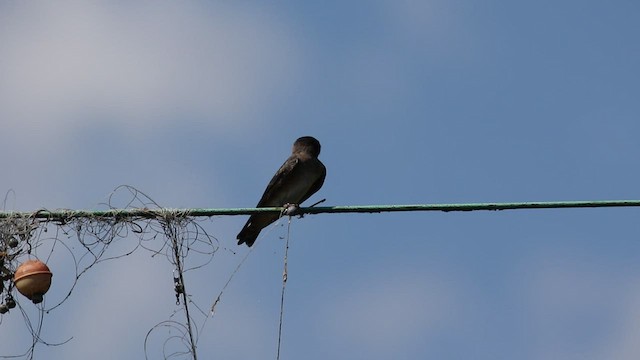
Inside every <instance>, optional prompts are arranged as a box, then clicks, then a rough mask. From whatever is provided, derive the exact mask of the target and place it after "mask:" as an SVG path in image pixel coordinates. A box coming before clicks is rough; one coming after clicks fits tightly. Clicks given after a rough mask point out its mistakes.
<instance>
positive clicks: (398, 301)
mask: <svg viewBox="0 0 640 360" xmlns="http://www.w3.org/2000/svg"><path fill="white" fill-rule="evenodd" d="M356 283H360V285H358V286H355V287H354V286H351V287H350V288H349V289H348V290H347V289H345V291H344V296H342V297H340V298H336V299H334V301H332V302H329V303H327V307H326V308H325V311H323V312H322V314H321V316H322V320H321V321H322V322H324V323H325V324H326V325H325V326H328V327H330V329H329V330H327V333H330V334H333V336H332V338H333V339H340V341H341V342H343V343H345V344H351V345H350V346H351V347H353V348H361V349H370V350H371V351H373V352H378V351H381V352H389V353H393V352H394V351H395V350H397V349H398V348H403V347H407V346H414V345H416V344H418V345H420V344H423V343H424V341H425V339H426V338H428V336H429V334H430V333H432V331H434V330H438V329H442V328H443V327H446V324H447V323H454V322H455V321H454V318H455V317H456V311H454V310H455V308H456V306H457V305H458V304H457V303H456V301H455V299H457V298H458V296H457V295H456V294H457V293H458V290H457V289H455V288H454V286H453V285H452V283H451V282H448V281H445V280H444V279H441V278H438V277H435V276H429V275H428V274H420V273H415V272H412V271H405V272H399V273H394V274H388V276H385V277H381V278H376V279H374V278H370V279H368V281H366V282H364V283H362V279H359V280H357V281H356V280H354V281H353V282H352V284H356ZM336 341H337V340H336ZM394 349H395V350H394Z"/></svg>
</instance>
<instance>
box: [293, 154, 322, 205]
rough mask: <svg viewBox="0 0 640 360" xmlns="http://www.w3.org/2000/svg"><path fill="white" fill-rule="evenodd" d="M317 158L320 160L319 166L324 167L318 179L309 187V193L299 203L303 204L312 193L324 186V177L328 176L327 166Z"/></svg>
mask: <svg viewBox="0 0 640 360" xmlns="http://www.w3.org/2000/svg"><path fill="white" fill-rule="evenodd" d="M315 160H316V161H317V162H318V166H319V167H320V168H321V169H322V172H321V174H320V176H318V179H317V180H316V181H315V182H314V183H313V185H311V187H310V188H309V191H307V193H306V194H304V196H303V197H302V199H300V201H299V203H298V205H300V204H302V203H303V202H304V201H305V200H307V199H308V198H310V197H311V195H313V194H315V193H316V192H317V191H318V190H320V188H321V187H322V184H324V178H325V177H326V176H327V168H326V167H324V164H323V163H322V162H320V160H318V159H315Z"/></svg>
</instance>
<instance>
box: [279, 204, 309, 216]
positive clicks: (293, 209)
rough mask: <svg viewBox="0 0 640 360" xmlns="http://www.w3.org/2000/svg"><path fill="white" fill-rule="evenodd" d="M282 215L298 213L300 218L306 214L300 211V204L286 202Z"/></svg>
mask: <svg viewBox="0 0 640 360" xmlns="http://www.w3.org/2000/svg"><path fill="white" fill-rule="evenodd" d="M282 215H287V216H296V215H298V216H299V217H300V218H302V217H303V216H304V214H301V213H300V205H298V204H284V205H283V209H282Z"/></svg>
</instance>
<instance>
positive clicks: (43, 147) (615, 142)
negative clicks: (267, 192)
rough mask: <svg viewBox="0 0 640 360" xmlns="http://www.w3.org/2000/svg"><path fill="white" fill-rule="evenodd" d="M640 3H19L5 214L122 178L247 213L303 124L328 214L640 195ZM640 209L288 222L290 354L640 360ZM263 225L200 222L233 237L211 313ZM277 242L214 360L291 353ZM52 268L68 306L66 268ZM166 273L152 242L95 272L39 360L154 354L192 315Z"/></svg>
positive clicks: (212, 288)
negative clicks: (161, 334) (155, 333)
mask: <svg viewBox="0 0 640 360" xmlns="http://www.w3.org/2000/svg"><path fill="white" fill-rule="evenodd" d="M639 16H640V4H638V3H637V2H633V1H622V0H616V1H609V2H606V3H605V2H597V1H565V0H562V1H553V2H551V1H541V2H540V1H539V2H508V1H485V2H482V3H479V2H473V1H464V0H459V1H442V0H433V1H409V0H407V1H382V0H380V1H370V2H347V3H344V2H322V4H320V3H311V2H305V3H300V2H280V3H274V4H264V3H261V2H251V1H248V2H242V3H225V4H221V3H216V2H196V3H174V2H164V1H161V2H138V3H129V2H109V3H86V2H77V3H74V2H65V3H56V4H55V5H53V4H48V3H33V2H29V3H22V2H20V3H2V4H1V5H0V119H1V120H0V121H1V123H2V130H1V131H0V151H2V153H3V154H4V161H3V164H5V165H4V169H5V171H3V175H2V177H0V191H2V192H3V193H4V192H9V190H10V189H11V190H12V192H10V193H9V196H8V200H7V202H6V205H5V209H6V210H21V211H31V210H36V209H40V208H48V209H56V208H73V209H75V208H88V209H91V208H99V207H100V203H103V202H104V201H105V199H106V198H107V196H108V195H109V193H110V192H111V191H112V190H113V189H114V188H115V187H117V186H118V185H121V184H128V185H132V186H135V187H136V188H138V189H139V190H141V191H143V192H145V193H146V194H148V195H149V196H150V197H151V198H153V199H154V200H156V201H157V202H158V203H160V204H161V205H163V206H166V207H171V208H180V207H213V208H222V207H251V206H253V205H255V203H256V202H257V200H258V199H259V197H260V195H261V194H262V191H263V190H264V187H265V186H266V184H267V182H268V181H269V179H270V178H271V176H272V175H273V173H274V172H275V171H276V169H277V168H278V167H279V166H280V165H281V164H282V162H283V161H284V160H285V159H286V157H287V156H288V155H289V152H290V147H291V144H292V143H293V141H294V140H295V139H296V138H297V137H299V136H303V135H313V136H315V137H316V138H318V139H319V140H320V142H321V143H322V146H323V148H322V153H321V155H320V158H321V160H322V161H323V162H324V163H325V165H326V166H327V169H328V175H327V179H326V182H325V185H324V187H323V188H322V190H321V191H320V192H319V193H318V194H317V195H316V196H314V197H312V198H311V199H310V202H313V201H315V200H318V199H321V198H326V199H327V202H326V205H368V204H406V203H457V202H461V203H466V202H494V201H495V202H498V201H508V202H512V201H513V202H515V201H560V200H605V199H640V191H639V190H638V184H640V171H639V170H638V169H637V166H635V165H636V164H637V154H638V152H639V151H640V142H638V140H637V136H636V134H638V133H640V122H639V121H638V116H639V115H640V102H638V98H639V97H640V71H639V69H638V64H640V43H639V42H638V41H637V39H638V36H639V35H640V21H638V20H639ZM638 216H640V212H639V210H636V209H632V208H627V209H574V210H531V211H525V210H519V211H508V212H507V211H505V212H473V213H431V212H428V213H401V214H343V215H338V214H324V215H315V216H307V217H305V218H304V219H302V220H297V219H296V220H294V221H293V224H292V229H291V241H292V243H291V248H290V252H289V281H288V283H287V293H286V301H285V317H284V327H283V343H282V357H281V358H282V359H298V358H305V359H327V358H340V359H390V358H394V359H418V358H439V359H460V358H474V359H512V358H519V359H549V358H554V359H637V358H638V357H639V356H640V345H638V344H640V341H639V340H640V327H639V326H638V321H637V318H638V316H640V265H639V264H640V261H639V260H640V236H639V234H640V232H639V231H638V230H640V225H638V224H640V222H639V221H638ZM245 220H246V217H217V218H214V219H212V220H210V221H209V220H207V221H205V222H203V226H205V228H206V230H207V231H208V232H209V233H210V234H212V235H214V236H215V237H216V238H218V239H219V241H220V245H221V246H222V247H223V248H225V250H223V251H219V252H218V253H217V254H216V256H215V257H214V258H213V261H212V262H211V263H210V264H209V265H207V266H205V267H203V268H201V269H199V270H197V271H193V272H190V273H189V274H188V277H187V286H188V288H189V289H190V292H191V293H192V294H193V300H194V302H195V303H197V304H198V305H199V306H202V307H203V308H207V307H208V306H210V304H211V302H212V301H213V299H214V298H215V297H216V296H217V294H218V293H219V292H220V289H221V287H222V286H223V284H224V283H225V282H226V280H227V279H228V277H229V275H230V274H231V272H233V269H234V268H235V266H236V265H237V264H238V263H239V262H240V261H241V259H242V258H243V256H244V255H245V253H246V251H247V249H246V248H237V247H236V245H235V241H234V239H235V235H236V234H237V232H238V231H239V229H240V228H241V227H242V225H243V224H244V221H245ZM265 233H266V234H265V235H264V236H263V238H261V239H260V240H259V243H258V246H257V247H256V248H255V250H254V251H253V252H252V253H251V255H250V256H249V258H248V260H247V261H246V262H245V263H244V265H243V266H242V267H241V269H240V271H239V272H238V274H237V275H236V276H235V277H234V280H233V281H232V282H231V285H230V286H229V287H228V288H227V290H226V291H225V293H224V296H223V298H222V302H221V303H220V304H219V305H218V309H217V312H216V314H215V316H214V317H213V318H211V319H209V320H208V321H207V323H206V325H205V326H204V327H203V328H202V330H201V332H200V334H199V344H198V351H199V355H200V358H215V357H217V358H224V359H247V358H255V359H261V358H274V357H275V352H276V341H277V326H278V316H279V301H280V291H281V273H282V258H283V251H284V243H283V241H282V240H281V239H280V238H281V237H283V236H284V235H285V234H286V227H284V226H275V227H274V228H273V229H272V230H270V231H268V232H265ZM72 240H73V239H70V240H68V241H70V242H71V241H72ZM72 245H73V244H72V243H70V246H72ZM226 249H230V250H233V251H234V252H235V253H234V252H231V251H228V250H226ZM67 264H68V262H67ZM50 265H51V266H52V268H53V269H52V270H53V271H54V273H55V275H54V285H53V288H52V290H51V291H50V293H49V294H48V295H47V297H48V300H49V302H50V303H55V302H56V300H58V301H59V300H60V299H62V298H63V297H64V296H65V295H66V292H67V291H68V287H65V286H66V285H68V284H69V280H68V279H69V273H68V271H67V270H68V269H66V267H65V259H64V255H62V256H61V257H60V258H59V259H58V260H55V261H53V263H52V264H50ZM55 266H57V267H58V268H59V269H61V270H57V269H56V268H55ZM171 271H172V268H171V265H170V264H168V263H167V262H166V261H164V260H163V259H162V258H158V257H154V258H152V257H151V254H150V253H149V252H144V251H139V252H136V253H135V254H134V255H132V256H129V257H126V258H124V259H120V260H117V261H112V262H107V263H104V264H100V265H99V266H96V267H94V268H92V269H91V270H90V271H89V272H88V273H87V274H86V275H85V276H84V277H83V278H81V280H80V282H79V284H78V285H77V287H76V288H75V289H74V292H73V294H72V296H71V298H70V299H69V300H68V301H67V302H65V303H64V305H62V306H61V307H59V308H57V309H55V310H54V311H53V312H52V313H51V314H49V315H47V316H45V325H44V328H43V332H42V336H43V338H44V339H45V340H47V341H50V342H54V343H55V342H58V341H63V340H65V339H68V338H70V337H72V338H73V339H72V340H71V341H70V342H68V343H66V344H65V345H63V346H58V347H45V346H40V347H38V348H37V349H36V357H35V358H47V359H74V358H92V359H112V358H118V359H140V358H142V356H143V351H144V349H143V343H144V336H145V335H146V333H147V331H148V330H149V329H150V328H151V327H152V326H153V325H154V324H156V323H159V322H161V321H163V320H166V319H168V318H169V317H170V316H171V314H172V312H173V311H174V310H176V306H175V304H174V302H175V298H174V294H173V292H172V291H173V290H172V289H173V284H172V274H171ZM22 304H25V305H26V306H25V307H26V308H29V307H30V306H31V305H30V304H29V303H28V302H25V301H24V300H22ZM178 315H179V314H178ZM176 319H178V320H179V316H178V317H177V318H176ZM1 321H2V322H1V323H0V326H2V328H4V330H2V334H3V335H2V336H3V339H5V341H3V344H2V345H0V355H11V354H16V353H20V352H21V350H23V349H24V348H25V344H28V341H29V336H28V332H26V330H25V328H24V325H23V321H22V317H21V316H20V313H19V312H16V311H12V312H11V313H9V314H6V315H2V320H1ZM6 339H8V341H7V340H6ZM25 341H26V342H25ZM156 345H157V344H156ZM158 346H159V345H158ZM156 349H157V347H156ZM152 358H154V357H153V356H152ZM156 358H157V356H156Z"/></svg>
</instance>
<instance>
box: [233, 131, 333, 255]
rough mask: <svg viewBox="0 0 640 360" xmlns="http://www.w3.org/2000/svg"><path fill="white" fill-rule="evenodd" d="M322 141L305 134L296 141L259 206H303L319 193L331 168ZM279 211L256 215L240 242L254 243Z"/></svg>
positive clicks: (242, 232)
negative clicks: (324, 160) (322, 156)
mask: <svg viewBox="0 0 640 360" xmlns="http://www.w3.org/2000/svg"><path fill="white" fill-rule="evenodd" d="M318 155H320V142H319V141H318V140H316V139H315V138H313V137H311V136H303V137H301V138H299V139H298V140H296V141H295V142H294V143H293V150H292V151H291V156H289V158H288V159H287V161H285V162H284V164H282V166H281V167H280V169H278V171H277V172H276V174H275V175H274V176H273V178H272V179H271V181H270V182H269V185H267V189H266V190H265V191H264V194H262V198H261V199H260V201H259V202H258V205H256V207H259V208H260V207H280V206H284V205H287V204H296V205H299V204H300V203H302V202H303V201H305V200H307V199H308V198H309V197H310V196H311V195H313V194H315V193H316V192H317V191H318V190H319V189H320V187H322V184H323V183H324V178H325V176H326V175H327V169H326V168H325V167H324V164H322V162H320V160H319V159H318ZM279 217H280V215H279V214H277V213H259V214H253V215H251V216H250V217H249V220H247V223H246V224H245V225H244V227H243V228H242V230H241V231H240V233H239V234H238V236H237V239H238V245H242V244H247V246H249V247H250V246H251V245H253V243H254V242H255V241H256V238H257V237H258V235H259V234H260V231H261V230H262V229H263V228H265V227H266V226H268V225H269V224H271V223H272V222H274V221H276V220H278V218H279Z"/></svg>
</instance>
